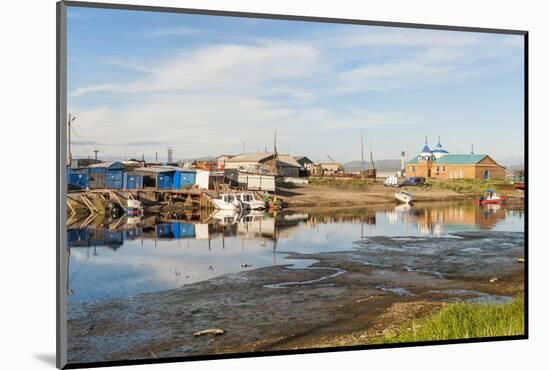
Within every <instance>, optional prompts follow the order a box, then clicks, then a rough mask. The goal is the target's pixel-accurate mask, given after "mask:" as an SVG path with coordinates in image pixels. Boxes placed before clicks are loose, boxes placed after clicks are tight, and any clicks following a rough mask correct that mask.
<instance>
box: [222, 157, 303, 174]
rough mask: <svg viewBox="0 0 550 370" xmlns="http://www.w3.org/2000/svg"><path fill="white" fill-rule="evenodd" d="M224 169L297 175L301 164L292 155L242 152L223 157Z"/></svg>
mask: <svg viewBox="0 0 550 370" xmlns="http://www.w3.org/2000/svg"><path fill="white" fill-rule="evenodd" d="M224 168H225V169H236V170H239V171H242V172H247V173H255V174H264V175H265V174H276V175H280V176H288V177H298V176H299V174H300V169H301V166H300V164H299V163H298V162H297V161H296V159H294V157H292V156H290V155H286V154H276V153H242V154H239V155H236V156H234V157H232V158H227V159H225V162H224Z"/></svg>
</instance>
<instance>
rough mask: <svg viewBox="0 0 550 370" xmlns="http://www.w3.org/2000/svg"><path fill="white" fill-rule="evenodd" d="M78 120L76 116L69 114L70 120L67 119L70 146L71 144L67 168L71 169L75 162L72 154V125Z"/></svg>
mask: <svg viewBox="0 0 550 370" xmlns="http://www.w3.org/2000/svg"><path fill="white" fill-rule="evenodd" d="M75 119H76V117H75V116H73V115H72V114H70V113H69V118H68V119H67V134H68V140H67V142H68V144H69V150H68V156H67V166H68V167H71V163H72V161H73V154H72V153H71V123H73V122H74V120H75Z"/></svg>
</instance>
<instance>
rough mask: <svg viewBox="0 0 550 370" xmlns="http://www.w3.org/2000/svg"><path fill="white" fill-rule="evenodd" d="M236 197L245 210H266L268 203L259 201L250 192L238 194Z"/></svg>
mask: <svg viewBox="0 0 550 370" xmlns="http://www.w3.org/2000/svg"><path fill="white" fill-rule="evenodd" d="M235 197H236V198H237V200H239V201H241V202H242V204H243V205H244V208H245V209H251V210H262V209H266V202H262V201H261V200H257V199H256V198H255V197H254V194H252V193H250V192H244V193H237V194H235Z"/></svg>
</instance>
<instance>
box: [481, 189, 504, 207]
mask: <svg viewBox="0 0 550 370" xmlns="http://www.w3.org/2000/svg"><path fill="white" fill-rule="evenodd" d="M507 199H508V198H507V197H505V196H502V195H498V194H497V193H496V192H495V191H494V190H490V189H487V190H485V194H484V195H482V196H481V197H479V198H478V199H476V200H475V204H477V205H482V204H500V203H504V202H506V200H507Z"/></svg>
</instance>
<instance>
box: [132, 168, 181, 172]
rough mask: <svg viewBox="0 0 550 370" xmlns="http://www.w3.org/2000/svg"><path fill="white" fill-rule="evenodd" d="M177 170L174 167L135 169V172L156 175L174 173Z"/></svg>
mask: <svg viewBox="0 0 550 370" xmlns="http://www.w3.org/2000/svg"><path fill="white" fill-rule="evenodd" d="M175 170H176V169H175V168H173V167H138V168H135V169H134V171H139V172H154V173H163V172H174V171H175Z"/></svg>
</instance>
